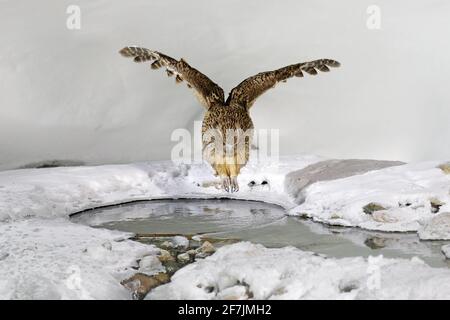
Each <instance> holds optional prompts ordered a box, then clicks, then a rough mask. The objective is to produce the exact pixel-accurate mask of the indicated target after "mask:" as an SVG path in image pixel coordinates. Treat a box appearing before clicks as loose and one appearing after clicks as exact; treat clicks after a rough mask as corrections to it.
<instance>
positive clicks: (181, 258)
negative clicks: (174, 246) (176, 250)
mask: <svg viewBox="0 0 450 320" xmlns="http://www.w3.org/2000/svg"><path fill="white" fill-rule="evenodd" d="M177 261H178V262H179V263H182V264H186V263H189V262H190V261H191V256H190V255H189V254H188V253H187V252H185V253H181V254H179V255H178V256H177Z"/></svg>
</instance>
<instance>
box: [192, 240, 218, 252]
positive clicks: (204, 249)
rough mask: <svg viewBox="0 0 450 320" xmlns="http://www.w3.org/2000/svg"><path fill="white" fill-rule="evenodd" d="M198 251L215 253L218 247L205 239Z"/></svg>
mask: <svg viewBox="0 0 450 320" xmlns="http://www.w3.org/2000/svg"><path fill="white" fill-rule="evenodd" d="M196 251H197V253H205V254H213V253H214V252H216V248H214V246H213V245H212V244H211V242H209V241H205V242H203V244H202V245H201V246H200V248H198V249H197V250H196Z"/></svg>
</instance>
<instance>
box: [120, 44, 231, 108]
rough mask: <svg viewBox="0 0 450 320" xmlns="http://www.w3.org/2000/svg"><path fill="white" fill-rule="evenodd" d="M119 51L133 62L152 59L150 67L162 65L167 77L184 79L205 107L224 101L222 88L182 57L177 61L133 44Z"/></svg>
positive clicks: (180, 80)
mask: <svg viewBox="0 0 450 320" xmlns="http://www.w3.org/2000/svg"><path fill="white" fill-rule="evenodd" d="M119 53H120V54H121V55H122V56H124V57H131V58H133V60H134V62H146V61H153V63H152V64H151V67H152V69H159V68H160V67H162V66H164V67H165V68H166V72H167V75H168V76H169V77H170V76H173V75H174V76H175V81H176V82H177V83H180V82H182V81H183V80H184V81H186V82H187V85H188V87H189V88H193V89H194V92H195V95H196V96H197V98H198V100H199V101H200V103H201V104H202V105H203V106H204V107H205V108H207V109H208V108H209V107H210V106H211V105H213V104H215V103H221V104H223V103H224V93H223V90H222V88H221V87H219V86H218V85H217V84H216V83H214V82H213V81H211V80H210V79H209V78H208V77H207V76H205V75H204V74H203V73H201V72H200V71H198V70H197V69H195V68H193V67H191V66H190V65H189V64H188V63H187V62H186V61H184V60H183V59H180V60H179V61H178V60H175V59H174V58H171V57H169V56H167V55H165V54H162V53H160V52H158V51H153V50H149V49H146V48H141V47H135V46H131V47H125V48H123V49H122V50H120V51H119Z"/></svg>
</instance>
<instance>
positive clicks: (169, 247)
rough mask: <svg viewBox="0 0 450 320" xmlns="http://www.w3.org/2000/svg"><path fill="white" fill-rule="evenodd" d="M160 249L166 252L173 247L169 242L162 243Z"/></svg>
mask: <svg viewBox="0 0 450 320" xmlns="http://www.w3.org/2000/svg"><path fill="white" fill-rule="evenodd" d="M160 247H161V248H163V249H164V250H166V249H171V248H173V247H174V246H173V243H172V242H171V241H164V242H163V243H161V244H160Z"/></svg>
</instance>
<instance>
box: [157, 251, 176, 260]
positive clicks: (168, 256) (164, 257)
mask: <svg viewBox="0 0 450 320" xmlns="http://www.w3.org/2000/svg"><path fill="white" fill-rule="evenodd" d="M158 259H159V261H161V262H162V263H165V262H168V261H175V258H174V257H172V255H171V254H170V252H169V251H167V250H164V249H160V251H159V255H158Z"/></svg>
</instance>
